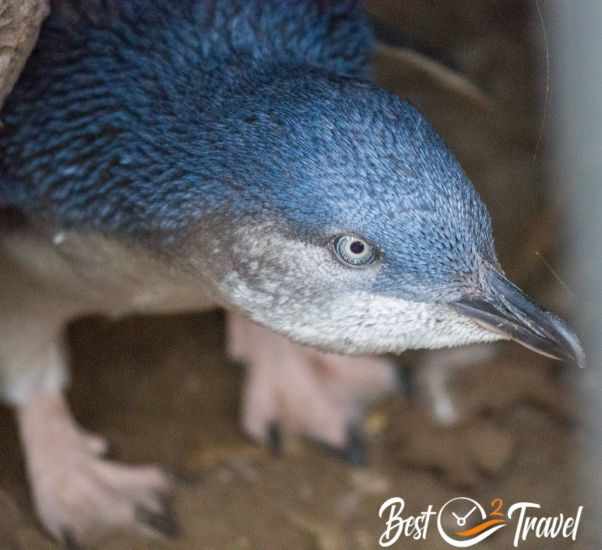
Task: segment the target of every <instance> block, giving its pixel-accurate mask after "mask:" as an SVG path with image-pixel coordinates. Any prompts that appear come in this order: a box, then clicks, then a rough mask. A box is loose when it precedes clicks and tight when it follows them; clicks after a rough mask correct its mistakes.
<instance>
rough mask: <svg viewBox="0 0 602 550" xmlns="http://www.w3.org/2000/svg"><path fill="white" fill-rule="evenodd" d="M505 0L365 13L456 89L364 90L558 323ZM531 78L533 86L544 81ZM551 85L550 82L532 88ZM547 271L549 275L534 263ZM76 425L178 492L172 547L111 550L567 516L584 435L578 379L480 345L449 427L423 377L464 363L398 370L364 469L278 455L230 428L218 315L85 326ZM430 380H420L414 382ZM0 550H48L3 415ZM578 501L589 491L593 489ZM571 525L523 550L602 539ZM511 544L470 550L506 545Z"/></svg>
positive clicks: (400, 82)
mask: <svg viewBox="0 0 602 550" xmlns="http://www.w3.org/2000/svg"><path fill="white" fill-rule="evenodd" d="M527 5H528V3H526V2H517V1H506V0H504V1H503V2H502V1H501V0H498V1H493V0H489V1H481V2H478V3H475V2H469V1H468V0H465V1H459V2H453V3H452V2H448V3H442V2H435V1H429V2H424V1H418V0H407V1H404V2H394V1H393V0H391V1H388V2H382V1H381V2H376V1H375V2H372V3H371V6H372V9H373V11H374V13H376V14H378V15H380V16H383V17H385V18H386V20H387V21H388V22H389V23H390V24H391V25H392V26H393V27H396V28H399V29H401V30H402V31H403V30H405V31H407V30H408V29H412V34H413V36H414V37H415V39H416V40H417V42H418V43H420V44H421V45H423V46H425V47H428V48H429V49H431V50H432V51H436V52H437V54H438V55H440V56H442V57H444V58H445V59H446V60H447V61H448V62H449V63H450V64H451V65H452V66H453V67H455V68H456V69H457V70H458V71H459V73H460V74H462V75H464V76H463V77H462V78H457V77H456V76H454V75H453V74H451V75H450V74H448V73H446V72H445V71H443V72H441V71H440V70H439V69H434V68H432V67H431V66H430V65H429V64H428V63H426V64H425V63H424V62H422V61H420V60H418V61H417V60H416V58H415V57H414V56H408V55H407V52H403V51H401V52H400V51H390V50H389V51H386V52H382V53H381V55H380V56H379V57H378V59H377V60H376V68H377V73H378V77H379V79H380V80H381V82H382V83H383V84H384V85H386V86H387V87H389V88H390V89H392V90H394V91H396V92H398V93H400V94H401V95H403V96H408V97H410V98H412V100H413V101H414V102H415V103H416V104H418V105H419V106H420V107H421V108H422V109H423V110H424V111H425V112H427V113H428V114H429V115H430V117H431V118H432V120H433V121H434V124H435V125H436V126H437V128H439V129H440V130H441V132H442V133H443V135H444V136H445V137H446V139H447V140H448V141H449V143H450V144H451V146H452V148H454V150H455V151H456V152H457V153H458V155H459V156H460V158H461V160H462V161H463V163H464V165H465V167H466V170H467V172H468V174H469V175H470V176H471V177H472V178H473V180H474V181H475V183H476V185H477V187H478V188H479V190H480V191H481V192H482V194H483V196H484V197H485V199H486V201H487V202H488V204H489V205H490V207H491V209H492V211H493V215H494V218H495V224H496V235H497V241H498V247H499V248H500V255H501V258H502V261H503V263H504V264H505V265H507V266H508V271H509V273H510V274H511V275H513V276H514V277H515V278H516V279H517V280H518V281H519V282H521V284H523V286H525V287H527V289H528V290H530V291H531V292H532V293H533V294H535V295H536V296H537V298H539V299H540V300H541V301H544V302H545V303H547V304H548V305H550V306H553V307H555V308H557V309H559V310H560V311H567V310H569V309H570V305H571V304H570V293H567V292H566V291H565V290H564V289H563V287H562V285H561V284H560V283H559V282H558V281H557V280H556V279H555V277H553V276H552V275H551V274H550V270H549V268H548V267H547V266H546V265H547V264H553V265H554V268H555V270H558V271H559V273H560V276H561V277H562V267H561V266H560V267H559V266H558V265H557V263H558V262H557V261H556V260H555V258H557V257H558V254H559V252H561V250H562V240H561V239H560V236H559V234H558V233H556V232H555V231H554V229H555V227H557V226H558V220H559V219H561V218H559V214H558V209H559V207H558V205H559V204H561V203H562V193H558V192H554V193H553V192H552V191H551V190H550V188H549V186H548V184H547V183H546V182H549V181H550V180H553V177H551V178H550V177H547V178H544V161H545V156H544V154H543V145H544V143H543V142H545V140H544V139H543V136H544V135H545V134H546V132H547V131H548V130H547V129H546V128H545V126H544V129H543V131H542V129H541V128H542V120H544V117H543V115H542V111H541V108H540V107H538V105H539V103H538V101H539V100H540V99H541V97H542V91H543V90H544V89H545V86H542V85H541V84H540V82H541V79H540V76H541V71H540V70H539V69H538V68H537V67H538V65H537V63H538V61H542V60H543V59H545V51H544V49H543V48H542V30H541V22H540V21H539V20H538V18H537V16H536V14H535V15H534V14H531V13H530V12H529V10H528V9H527V7H526V6H527ZM543 76H545V73H544V75H543ZM543 81H544V82H545V78H544V79H543ZM542 255H543V257H545V258H546V262H544V261H543V260H542V259H541V257H542ZM69 337H70V341H71V343H72V360H73V364H74V384H73V390H72V392H71V394H70V398H71V401H72V403H73V406H74V409H75V411H76V415H77V417H78V419H80V421H81V422H82V423H83V424H85V425H86V426H87V427H89V428H90V429H93V430H96V431H99V432H102V433H104V434H106V435H107V436H108V437H109V438H110V440H111V442H112V444H113V448H112V451H111V453H112V455H113V456H114V457H118V458H119V459H121V460H126V461H132V462H139V461H144V462H149V461H150V462H160V463H163V464H165V465H166V466H168V467H169V468H170V469H172V470H173V471H174V472H176V473H177V474H178V476H179V478H180V479H181V481H180V484H179V488H178V491H177V495H176V499H175V507H176V510H177V512H178V515H179V518H180V521H181V525H182V536H181V537H180V538H179V539H178V540H175V541H151V542H149V541H146V540H141V539H133V538H127V537H125V536H124V537H118V538H116V539H114V540H112V541H110V542H109V543H107V544H105V545H103V546H102V548H106V549H108V550H137V549H145V548H152V549H157V550H158V549H174V550H175V549H182V550H184V549H186V550H192V549H195V550H197V549H199V550H222V549H227V550H247V549H249V550H256V549H257V550H272V549H285V548H286V549H299V550H343V549H345V550H346V549H358V550H361V549H373V548H377V541H378V538H379V536H380V535H381V533H382V531H383V529H384V525H383V522H382V520H380V519H379V518H378V515H377V511H378V509H379V506H380V505H381V504H382V502H383V501H384V500H385V499H387V498H389V497H392V496H401V497H403V498H404V499H405V500H406V502H407V513H411V514H417V513H419V512H420V511H422V510H423V509H425V508H427V507H428V505H429V504H432V505H434V506H435V507H436V508H439V507H440V506H441V505H442V504H443V503H445V502H446V501H448V500H449V499H451V498H453V497H456V496H466V497H472V498H475V499H477V500H479V501H480V502H482V503H483V504H484V505H486V504H487V503H489V502H490V501H491V500H492V499H493V498H496V497H499V498H502V499H504V502H505V506H507V505H508V504H510V503H512V502H515V501H522V500H527V501H535V502H538V503H540V504H541V505H542V506H543V507H544V509H545V515H551V514H557V513H560V512H564V513H565V514H566V513H570V514H572V513H574V511H575V509H576V507H577V506H578V505H579V504H582V502H581V501H580V495H579V494H576V493H577V491H575V488H574V481H573V480H574V472H575V468H577V461H578V458H579V449H580V448H581V447H582V445H583V441H584V440H585V439H586V438H587V434H585V433H584V430H583V429H582V428H581V425H580V421H579V414H578V407H577V405H576V404H575V402H574V399H573V397H572V387H571V382H572V380H574V376H576V375H577V374H576V373H575V371H567V370H566V369H563V368H559V367H558V365H555V364H551V363H549V362H547V361H545V360H541V359H539V358H537V357H535V356H534V355H533V354H530V353H529V352H527V351H522V350H520V349H518V348H517V347H515V346H511V345H505V344H504V345H499V346H496V347H492V348H491V349H492V354H491V356H490V357H489V358H487V359H485V360H484V361H479V362H478V364H474V365H472V366H469V367H466V368H464V369H454V371H453V374H452V376H451V380H450V382H449V387H450V391H451V395H452V397H453V399H454V402H455V403H456V404H457V405H458V409H459V411H460V419H459V421H458V422H457V423H455V424H454V425H453V426H443V425H441V423H438V422H436V421H435V420H434V419H433V417H432V408H431V401H430V399H429V397H428V392H426V391H425V389H424V380H425V376H426V375H425V373H426V370H425V366H426V368H431V369H437V368H438V367H437V365H440V364H442V365H446V362H449V363H451V362H456V363H458V362H459V363H460V364H462V363H466V364H470V363H474V361H473V356H472V355H471V352H470V350H469V351H468V352H466V354H465V355H463V356H461V357H460V358H459V359H458V358H457V357H455V358H453V360H452V356H448V355H446V354H445V352H442V353H439V354H436V355H434V354H424V353H412V354H406V356H404V357H402V358H401V359H400V363H401V364H402V365H403V368H409V367H418V368H414V369H412V371H411V372H413V373H414V374H415V376H414V381H415V382H416V383H415V391H414V392H413V394H412V398H411V399H407V398H405V397H403V396H401V395H400V396H399V397H397V398H394V399H391V400H390V401H389V402H387V403H383V404H381V405H379V406H378V407H377V408H376V409H375V410H374V411H373V412H372V413H371V415H370V416H369V417H368V418H367V420H366V423H365V429H366V433H367V436H368V440H369V453H368V454H369V464H368V466H367V467H351V466H349V465H347V464H344V463H342V462H341V461H339V460H338V459H336V458H334V457H332V456H329V455H328V454H327V453H324V452H323V451H322V450H320V449H317V448H315V447H313V446H311V445H308V444H303V443H301V442H295V443H294V444H292V445H291V446H290V449H289V452H287V453H286V455H285V456H283V457H274V456H271V455H270V454H269V453H268V452H267V451H266V450H264V449H261V448H257V447H255V446H253V445H252V444H250V443H249V442H248V441H247V440H246V439H245V438H244V436H243V435H242V434H241V431H240V429H239V424H238V396H239V394H240V389H241V385H242V383H243V378H244V369H243V368H241V367H240V366H237V365H233V364H230V363H229V362H228V361H227V360H226V358H225V356H224V352H223V318H222V315H221V314H219V313H217V312H216V313H212V314H206V315H196V316H194V315H193V316H185V317H155V318H135V319H134V318H132V319H125V320H123V321H120V322H108V321H106V320H103V319H86V320H83V321H80V322H77V323H75V324H74V325H73V326H72V327H71V328H70V331H69ZM428 365H430V367H428ZM0 433H1V434H2V440H3V445H2V450H1V453H2V456H1V464H2V468H1V470H0V512H1V513H0V550H5V549H6V550H17V549H19V550H38V549H52V548H57V546H56V545H54V544H53V543H52V542H50V541H49V540H48V539H47V538H46V537H45V535H43V534H42V533H41V532H40V531H39V529H38V527H37V525H36V523H35V520H34V518H33V514H32V509H31V504H30V501H29V498H28V495H27V488H26V484H25V479H24V472H23V466H22V463H21V456H20V451H19V449H18V440H17V435H16V432H15V430H14V425H13V422H12V418H11V416H10V413H9V411H5V410H3V411H1V414H0ZM591 474H592V484H598V485H601V482H600V480H599V479H597V477H596V474H599V472H594V471H592V472H591ZM598 519H599V518H592V517H589V516H588V515H587V509H586V510H585V513H584V519H583V524H582V529H581V530H580V531H579V536H578V538H577V541H576V542H574V543H573V542H571V541H561V540H556V541H552V542H546V543H542V541H537V540H535V539H533V538H532V539H530V540H527V541H526V542H525V543H523V544H521V545H520V548H524V549H527V550H531V549H532V550H541V549H542V548H545V549H556V548H559V549H564V548H573V549H580V550H581V549H583V550H598V549H600V548H601V547H602V535H601V534H600V526H599V524H598V522H597V520H598ZM512 536H513V533H512V534H511V532H510V529H506V530H502V531H500V532H499V533H498V534H496V535H495V536H494V537H492V538H490V539H488V540H487V541H486V542H483V543H482V544H480V545H479V546H478V548H484V549H488V550H494V549H496V550H497V549H500V550H501V549H504V550H506V549H508V548H511V547H512ZM394 548H416V549H417V550H420V549H429V550H438V549H444V548H450V546H448V545H446V544H445V543H444V542H442V541H441V539H440V538H439V537H438V536H437V535H436V532H435V529H434V528H431V530H430V532H429V536H428V538H427V540H425V541H413V540H412V541H408V540H405V541H402V542H399V543H398V544H397V545H396V546H394Z"/></svg>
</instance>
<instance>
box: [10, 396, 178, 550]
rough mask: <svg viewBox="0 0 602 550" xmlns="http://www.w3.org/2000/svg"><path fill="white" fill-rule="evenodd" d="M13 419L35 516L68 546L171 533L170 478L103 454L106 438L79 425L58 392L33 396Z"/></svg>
mask: <svg viewBox="0 0 602 550" xmlns="http://www.w3.org/2000/svg"><path fill="white" fill-rule="evenodd" d="M18 419H19V427H20V434H21V439H22V441H23V446H24V449H25V455H26V460H27V470H28V475H29V481H30V484H31V491H32V497H33V501H34V505H35V508H36V511H37V514H38V517H39V518H40V521H41V522H42V524H43V525H44V527H45V528H46V529H47V530H48V531H49V532H50V533H51V534H52V535H53V536H54V537H56V538H57V539H59V540H63V541H64V543H65V544H66V545H67V547H70V548H76V547H78V546H79V545H80V544H82V543H93V542H97V541H98V540H99V539H102V538H103V537H104V536H105V535H108V534H110V533H112V532H114V531H135V532H138V533H143V534H146V535H154V536H156V535H162V536H173V535H175V534H176V532H177V526H176V523H175V520H174V518H173V516H172V514H171V513H170V511H169V507H168V506H167V500H166V497H167V496H168V494H169V493H170V491H171V487H170V481H169V479H168V478H167V476H166V475H165V474H164V473H163V472H162V471H161V470H160V469H159V468H157V467H155V466H126V465H122V464H118V463H116V462H111V461H107V460H104V459H103V458H102V456H101V455H102V454H103V453H104V452H105V450H106V448H107V445H106V442H105V440H104V439H103V438H101V437H99V436H96V435H94V434H91V433H89V432H85V431H84V430H82V429H81V428H80V427H79V426H77V424H76V423H75V421H74V420H73V418H72V416H71V414H70V412H69V410H68V408H67V405H66V403H65V401H64V398H63V397H62V395H60V394H43V395H38V396H36V397H34V398H33V399H32V400H31V401H30V402H29V403H28V404H26V405H23V406H21V407H19V409H18Z"/></svg>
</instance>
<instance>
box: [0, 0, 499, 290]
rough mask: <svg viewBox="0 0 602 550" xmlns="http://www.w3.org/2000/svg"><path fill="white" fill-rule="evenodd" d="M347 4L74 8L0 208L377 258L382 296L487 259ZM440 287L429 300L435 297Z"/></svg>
mask: <svg viewBox="0 0 602 550" xmlns="http://www.w3.org/2000/svg"><path fill="white" fill-rule="evenodd" d="M354 4H355V2H348V1H345V2H344V1H331V2H324V1H320V0H315V1H312V0H301V1H295V2H289V1H286V0H261V1H260V0H221V1H220V0H217V1H211V0H183V1H179V2H163V1H160V0H122V1H118V0H104V1H101V0H92V1H90V2H88V3H86V4H85V5H86V9H85V11H82V10H81V9H75V8H74V7H73V6H74V3H73V0H71V1H69V2H66V3H64V4H63V7H62V8H61V9H58V10H56V11H55V13H54V15H53V16H52V17H51V18H50V19H49V21H48V22H47V24H46V26H45V28H44V30H43V32H42V36H41V39H40V43H39V46H38V48H37V51H36V53H35V54H34V56H33V57H32V59H31V61H30V62H29V64H28V67H27V69H26V71H25V73H24V75H23V78H22V79H21V81H20V83H19V84H18V86H17V88H16V89H15V91H14V93H13V94H12V95H11V97H10V98H9V101H8V103H7V105H6V109H5V112H4V116H3V119H4V123H5V128H4V130H2V131H1V132H0V150H1V152H2V157H1V158H0V174H2V176H1V177H2V179H3V181H12V182H18V185H12V186H8V185H5V184H2V186H0V190H1V191H0V200H4V201H5V202H10V203H12V204H14V205H16V206H19V207H21V208H22V209H23V210H24V211H26V212H29V213H31V215H35V216H41V217H47V218H50V219H52V220H54V221H55V223H57V224H58V225H61V226H65V227H75V228H78V229H80V230H93V231H100V232H102V233H105V234H110V235H113V236H117V237H123V238H129V239H141V238H144V237H151V238H152V239H153V240H155V241H161V240H163V241H168V240H169V241H170V242H172V241H173V240H174V239H180V238H183V237H185V236H186V235H187V234H188V232H189V231H190V228H192V227H196V226H198V224H199V223H202V221H203V219H204V217H206V216H215V215H218V214H220V215H223V216H227V219H228V220H229V223H231V224H236V223H237V220H240V219H242V218H243V217H245V216H247V217H248V216H252V217H256V218H262V219H267V220H268V221H271V220H272V221H278V222H280V223H282V224H283V225H286V226H287V227H289V228H291V230H292V231H293V232H294V233H295V235H297V236H298V237H299V238H303V239H306V240H307V241H310V242H323V240H324V239H326V238H328V237H329V236H330V235H332V234H333V232H334V233H336V232H337V231H339V232H355V233H359V234H361V235H363V236H364V237H365V238H367V239H369V240H371V241H373V242H374V243H376V244H377V245H378V246H379V247H380V248H381V249H382V250H385V251H386V254H387V256H386V265H385V268H384V269H383V270H382V271H381V274H380V276H379V277H380V278H379V280H378V281H377V285H378V287H379V290H380V292H382V293H387V292H388V291H389V290H390V291H391V292H393V291H394V289H395V290H398V289H399V288H400V286H402V287H404V288H406V289H407V295H408V296H412V295H415V296H418V297H419V296H420V293H421V289H422V288H425V287H428V288H429V289H430V292H431V294H432V293H433V292H435V289H436V288H440V289H444V288H446V287H447V286H449V283H450V281H453V280H460V279H461V278H462V276H463V275H465V274H467V273H473V272H475V262H477V261H480V260H479V258H484V259H485V260H486V261H491V262H494V261H495V254H494V252H493V239H492V237H491V226H490V221H489V216H488V214H487V211H486V209H485V207H484V206H483V204H482V203H481V201H480V199H479V197H478V196H477V194H476V192H475V190H474V189H473V187H472V185H471V184H470V183H469V182H468V180H467V179H466V176H465V175H464V173H463V172H462V169H461V168H460V166H459V165H458V163H457V161H456V160H455V159H454V157H453V155H452V154H451V153H450V152H449V151H448V149H447V148H446V146H445V145H444V144H443V142H442V141H441V139H440V138H439V137H438V136H437V134H436V133H435V131H434V130H433V129H432V127H431V126H430V125H429V123H428V122H427V121H426V120H425V119H424V117H423V116H422V115H421V114H420V113H418V112H417V111H416V110H415V109H414V108H413V107H411V106H410V105H409V104H408V103H406V102H402V101H400V100H399V98H397V97H395V96H393V95H391V94H389V93H387V92H384V91H382V90H379V89H378V88H377V87H375V86H374V85H372V84H371V83H369V82H368V81H366V79H365V78H366V76H367V74H368V71H367V62H368V58H369V55H370V52H371V44H372V37H371V32H370V29H369V27H368V25H367V23H366V21H365V19H364V16H363V14H362V13H361V11H360V10H359V9H357V8H356V7H355V6H354ZM443 291H444V290H441V292H443Z"/></svg>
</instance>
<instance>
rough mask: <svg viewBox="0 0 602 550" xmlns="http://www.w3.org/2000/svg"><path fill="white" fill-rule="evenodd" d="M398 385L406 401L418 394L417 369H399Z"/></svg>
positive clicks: (397, 370)
mask: <svg viewBox="0 0 602 550" xmlns="http://www.w3.org/2000/svg"><path fill="white" fill-rule="evenodd" d="M396 373H397V385H398V387H399V392H400V393H401V395H402V396H403V397H405V398H406V399H412V397H413V396H414V395H415V394H416V367H407V366H403V367H397V369H396Z"/></svg>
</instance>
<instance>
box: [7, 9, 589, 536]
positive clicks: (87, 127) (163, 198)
mask: <svg viewBox="0 0 602 550" xmlns="http://www.w3.org/2000/svg"><path fill="white" fill-rule="evenodd" d="M373 42H374V40H373V36H372V32H371V29H370V25H369V24H368V21H367V18H366V16H365V14H364V13H363V11H362V9H361V6H360V5H358V3H357V2H349V1H346V0H332V1H329V2H324V1H321V0H299V1H296V2H287V1H285V0H180V1H178V2H163V1H161V0H89V1H88V2H78V1H76V0H62V1H58V0H57V1H55V2H54V3H53V5H52V13H51V15H50V17H49V18H48V19H47V21H46V23H45V24H44V27H43V29H42V32H41V35H40V39H39V43H38V45H37V47H36V49H35V51H34V53H33V55H32V57H31V58H30V59H29V61H28V63H27V66H26V68H25V70H24V73H23V75H22V77H21V78H20V80H19V82H18V83H17V85H16V87H15V89H14V90H13V92H12V93H11V95H10V96H9V98H8V100H7V102H6V105H5V107H4V111H3V114H2V120H3V126H2V128H1V129H0V206H1V207H2V209H3V211H4V213H5V216H6V215H7V212H10V215H11V218H12V220H13V222H14V223H11V224H10V228H5V229H4V230H3V232H2V233H1V234H0V335H1V337H0V396H1V397H2V399H3V401H4V402H5V403H7V404H9V405H10V406H12V407H13V408H14V411H15V415H16V418H17V422H18V427H19V433H20V437H21V441H22V446H23V450H24V456H25V461H26V467H27V473H28V478H29V483H30V487H31V493H32V497H33V503H34V505H35V509H36V512H37V514H38V517H39V519H40V521H41V523H42V525H43V526H44V527H45V529H46V530H47V531H48V532H49V533H50V534H51V535H53V536H54V537H56V538H57V539H62V540H63V541H65V542H66V543H68V544H70V545H72V546H74V545H76V544H84V543H93V542H95V541H97V540H100V539H101V538H102V537H104V536H105V535H107V534H110V533H112V532H113V531H115V530H120V529H132V530H134V531H138V532H141V533H146V534H152V533H155V532H160V533H162V534H165V535H170V534H174V533H175V531H176V528H175V523H174V521H173V519H172V518H171V517H170V515H169V513H168V511H167V509H166V506H165V499H164V496H165V495H167V494H169V492H170V490H171V489H170V488H171V482H170V479H169V478H168V476H166V474H165V473H164V472H163V471H162V470H160V469H159V468H157V467H155V466H150V465H149V466H126V465H123V464H119V463H117V462H113V461H110V460H107V459H105V458H104V457H103V452H104V450H105V449H106V442H105V440H104V439H103V438H102V437H101V436H98V435H96V434H92V433H90V432H88V431H87V430H85V429H84V428H82V427H81V426H79V425H78V424H77V423H76V421H75V420H74V418H73V416H72V414H71V412H70V410H69V407H68V404H67V401H66V400H65V397H64V392H65V389H66V388H67V387H68V384H69V373H68V365H67V363H68V360H67V350H66V349H65V343H64V341H63V332H64V327H65V324H66V323H67V322H69V321H70V320H71V319H73V318H76V317H78V316H81V315H85V314H89V313H99V314H103V315H106V316H108V317H113V318H115V317H120V316H123V315H128V314H131V313H141V312H142V313H144V312H152V313H158V312H175V311H183V310H195V311H202V310H207V309H213V308H223V309H224V310H225V311H226V315H227V325H228V332H229V342H228V347H229V352H230V354H231V355H232V356H233V357H236V358H238V359H241V360H243V361H245V362H246V363H247V365H248V374H247V383H246V384H247V385H246V388H245V391H244V395H243V427H244V429H245V431H246V432H247V433H248V434H250V435H251V436H252V437H253V438H254V439H256V440H257V441H260V442H269V441H270V440H272V441H273V440H274V439H275V437H276V435H275V434H277V432H276V431H275V429H274V427H278V429H279V430H282V431H285V432H296V433H300V434H304V435H307V436H309V437H312V438H314V439H317V440H320V441H323V442H326V443H328V444H330V445H331V446H333V447H336V448H340V449H343V448H345V446H347V445H348V444H349V443H350V440H353V438H354V433H355V431H354V428H355V427H356V426H357V425H358V422H359V419H360V418H361V415H362V412H363V411H364V409H365V406H366V405H367V404H368V403H370V402H372V401H373V400H374V399H376V398H378V397H379V396H380V395H382V394H383V393H385V392H387V391H391V389H392V388H393V387H394V386H395V384H396V377H395V371H394V368H393V366H392V364H391V363H390V361H389V360H387V359H385V358H383V357H381V356H380V355H382V354H385V353H393V354H399V353H402V352H403V351H405V350H408V349H434V348H441V347H450V346H460V345H465V344H471V343H477V342H479V343H484V342H493V341H497V340H502V339H509V340H514V341H516V342H518V343H520V344H522V345H524V346H526V347H528V348H530V349H532V350H534V351H536V352H539V353H542V354H544V355H547V356H549V357H553V358H556V359H561V360H567V361H569V362H572V363H576V364H578V365H583V364H584V362H585V358H584V353H583V350H582V347H581V345H580V343H579V340H578V338H577V336H576V335H575V334H574V332H573V331H572V330H571V329H570V328H569V326H568V325H567V323H566V322H564V321H563V320H561V319H560V318H558V317H557V316H556V315H554V314H553V313H550V312H548V311H546V310H544V309H543V308H541V307H540V306H538V305H536V304H535V303H534V302H532V301H531V300H530V299H529V298H528V297H527V296H526V295H525V294H524V293H523V292H522V291H521V290H520V289H519V288H518V287H516V286H515V285H514V284H513V283H512V282H510V281H509V280H508V278H507V277H506V275H505V274H504V272H503V269H502V267H501V265H500V263H499V262H498V260H497V257H496V253H495V246H494V239H493V235H492V226H491V219H490V216H489V213H488V211H487V208H486V206H485V205H484V204H483V202H482V200H481V199H480V197H479V195H478V194H477V192H476V190H475V189H474V187H473V185H472V183H471V182H470V181H469V179H468V178H467V176H466V175H465V173H464V172H463V170H462V168H461V166H460V165H459V163H458V161H457V160H456V159H455V157H454V155H453V154H452V152H451V151H450V150H449V149H448V147H447V146H446V145H445V144H444V142H443V141H442V139H441V138H440V137H439V136H438V134H437V133H436V131H435V130H434V129H433V127H432V126H431V125H430V124H429V122H428V121H427V120H426V118H425V117H424V116H423V115H422V114H421V113H420V112H419V111H418V110H417V109H416V108H415V107H414V106H412V105H411V104H410V103H409V102H407V101H403V100H401V99H400V98H398V97H397V96H394V95H392V94H390V93H388V92H386V91H384V90H382V89H379V88H378V87H377V86H376V85H375V84H373V83H372V82H371V80H370V70H369V61H370V56H371V53H372V48H373Z"/></svg>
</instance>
